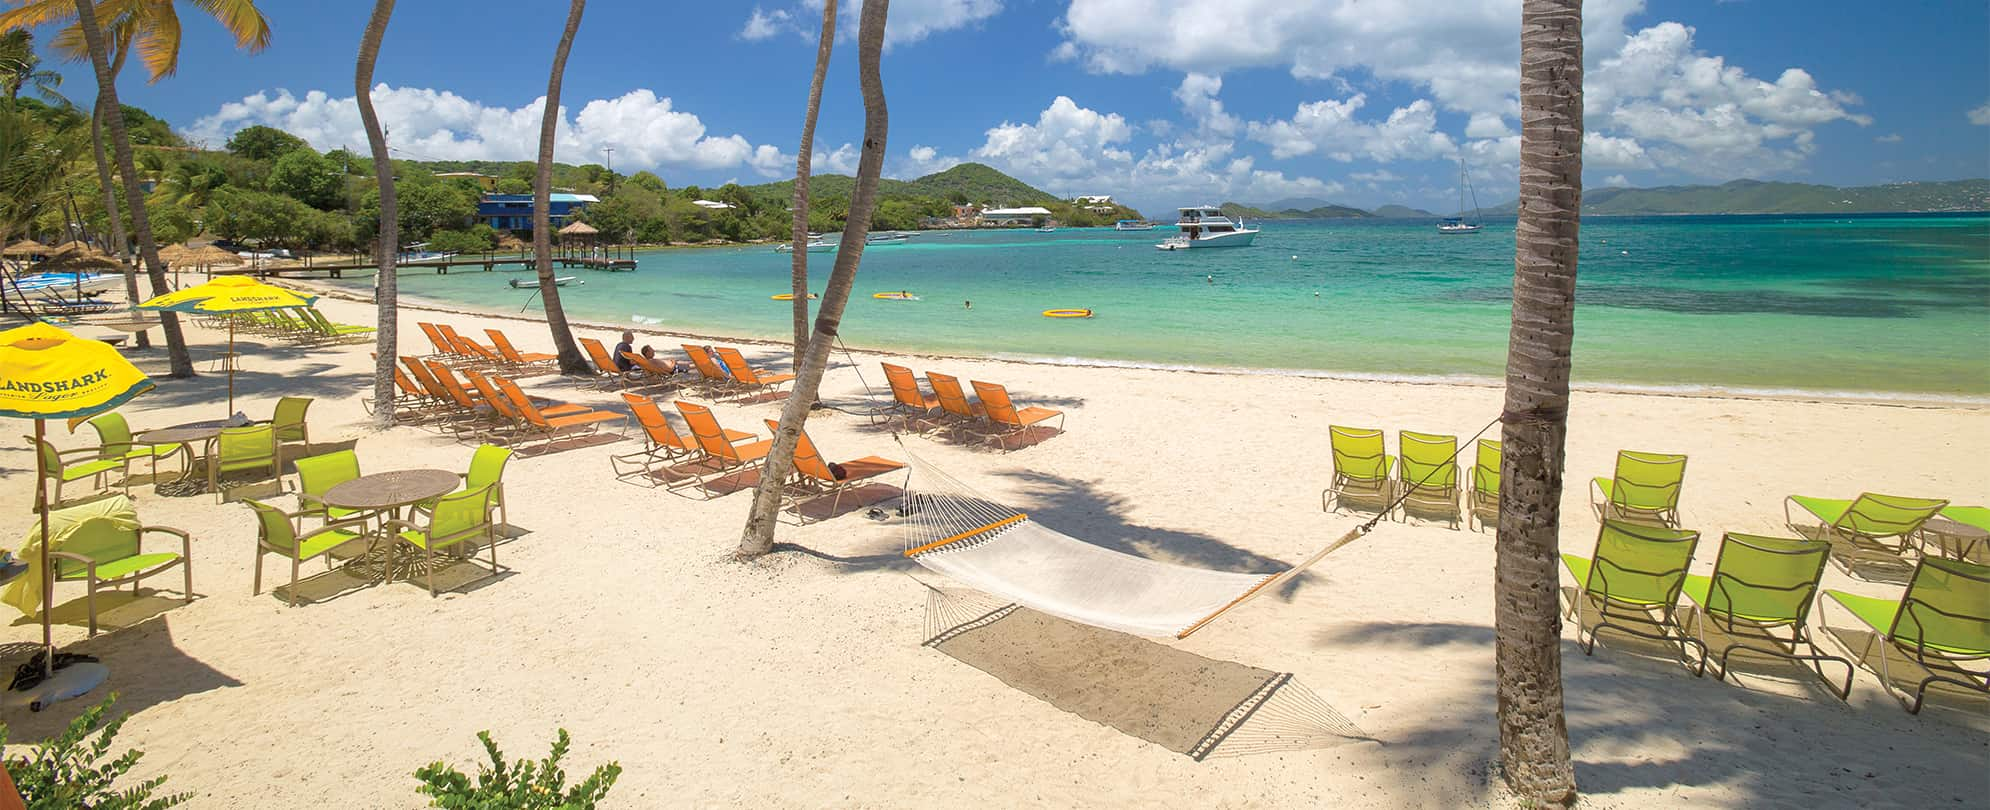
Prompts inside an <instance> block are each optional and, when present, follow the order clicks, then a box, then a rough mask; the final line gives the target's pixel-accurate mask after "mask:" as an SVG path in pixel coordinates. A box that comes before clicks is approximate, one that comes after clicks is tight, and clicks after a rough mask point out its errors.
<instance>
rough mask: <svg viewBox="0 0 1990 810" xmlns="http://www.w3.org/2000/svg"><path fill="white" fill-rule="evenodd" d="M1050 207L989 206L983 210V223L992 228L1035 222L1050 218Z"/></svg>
mask: <svg viewBox="0 0 1990 810" xmlns="http://www.w3.org/2000/svg"><path fill="white" fill-rule="evenodd" d="M1049 217H1050V209H1048V208H1043V207H1040V206H1035V205H1032V206H1029V207H1026V208H988V209H984V210H983V211H982V212H981V224H982V225H983V226H985V227H990V228H1006V227H1012V226H1021V225H1031V224H1035V223H1036V221H1037V220H1038V219H1039V218H1042V219H1048V218H1049Z"/></svg>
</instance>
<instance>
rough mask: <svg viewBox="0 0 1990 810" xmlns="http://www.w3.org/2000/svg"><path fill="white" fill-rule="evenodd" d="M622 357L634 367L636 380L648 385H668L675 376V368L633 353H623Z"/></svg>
mask: <svg viewBox="0 0 1990 810" xmlns="http://www.w3.org/2000/svg"><path fill="white" fill-rule="evenodd" d="M622 356H623V357H624V358H627V359H628V361H629V362H630V363H632V364H634V365H635V367H636V374H637V379H638V380H640V381H642V382H646V383H648V384H650V385H663V384H666V383H669V382H671V381H672V380H673V378H675V377H676V376H677V366H675V365H669V366H666V365H664V364H663V363H661V362H658V361H656V360H652V359H650V358H648V357H644V356H642V355H640V354H637V353H635V352H623V353H622Z"/></svg>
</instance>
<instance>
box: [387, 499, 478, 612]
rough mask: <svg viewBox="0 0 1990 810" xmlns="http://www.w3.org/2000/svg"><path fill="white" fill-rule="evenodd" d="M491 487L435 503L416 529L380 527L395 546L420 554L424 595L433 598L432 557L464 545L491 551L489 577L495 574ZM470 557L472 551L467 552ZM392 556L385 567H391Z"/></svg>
mask: <svg viewBox="0 0 1990 810" xmlns="http://www.w3.org/2000/svg"><path fill="white" fill-rule="evenodd" d="M491 494H492V488H491V487H484V488H481V489H474V490H467V491H463V492H452V493H450V494H448V495H444V496H442V497H440V498H437V499H436V500H435V506H434V508H433V509H431V510H430V511H429V515H428V525H427V526H417V525H415V524H413V523H409V522H407V521H404V520H389V521H386V522H385V523H384V524H383V527H384V528H386V529H388V530H390V531H396V532H397V533H396V534H395V537H396V539H397V540H398V541H399V542H398V543H397V544H396V545H399V544H402V543H405V544H407V545H410V546H413V547H415V548H416V549H418V550H420V552H421V554H422V562H423V566H422V567H423V568H424V569H425V570H427V572H428V595H429V596H430V597H433V596H435V593H436V592H435V569H436V565H435V553H436V552H437V551H449V550H450V549H453V548H455V547H456V546H458V545H461V544H463V543H468V542H476V541H478V540H481V541H483V542H484V543H485V544H486V545H488V546H490V549H491V575H492V576H496V575H497V574H498V562H497V537H496V527H495V526H493V525H492V524H491ZM470 551H471V552H472V553H474V552H475V551H476V549H474V548H472V549H471V550H470ZM393 562H394V560H393V556H392V552H390V553H389V556H388V559H387V563H388V567H389V568H390V569H391V568H392V567H393Z"/></svg>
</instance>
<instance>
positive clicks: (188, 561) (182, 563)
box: [180, 557, 193, 605]
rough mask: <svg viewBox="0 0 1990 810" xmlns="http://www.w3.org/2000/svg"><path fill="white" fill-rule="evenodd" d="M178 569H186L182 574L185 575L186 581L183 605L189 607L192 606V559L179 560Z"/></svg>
mask: <svg viewBox="0 0 1990 810" xmlns="http://www.w3.org/2000/svg"><path fill="white" fill-rule="evenodd" d="M180 567H181V568H184V569H186V571H185V572H184V573H185V574H186V580H187V581H186V585H187V590H186V596H187V598H186V599H185V600H183V601H184V603H185V604H189V605H191V604H193V559H192V558H191V557H189V558H184V559H181V560H180Z"/></svg>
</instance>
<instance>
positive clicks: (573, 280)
mask: <svg viewBox="0 0 1990 810" xmlns="http://www.w3.org/2000/svg"><path fill="white" fill-rule="evenodd" d="M586 283H587V279H584V278H581V277H579V276H559V277H556V278H554V279H553V286H555V287H565V286H567V285H568V284H586ZM510 284H511V288H512V289H514V290H524V289H531V288H535V287H538V286H539V280H538V279H536V278H514V279H512V280H511V281H510Z"/></svg>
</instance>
